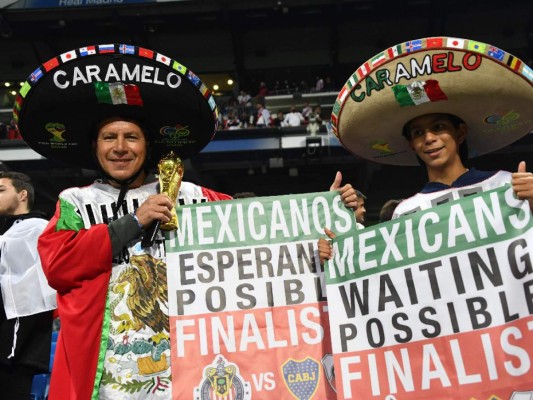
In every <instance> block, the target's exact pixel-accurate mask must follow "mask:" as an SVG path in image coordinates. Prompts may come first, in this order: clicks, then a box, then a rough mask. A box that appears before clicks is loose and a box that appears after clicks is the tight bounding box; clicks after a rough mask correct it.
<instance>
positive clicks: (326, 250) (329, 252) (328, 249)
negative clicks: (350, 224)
mask: <svg viewBox="0 0 533 400" xmlns="http://www.w3.org/2000/svg"><path fill="white" fill-rule="evenodd" d="M324 233H325V234H326V235H327V237H329V238H330V239H333V238H335V237H336V235H335V234H334V233H333V232H332V231H330V230H329V229H328V228H324ZM318 257H319V258H320V265H323V264H324V261H326V260H331V259H332V258H333V246H332V244H331V241H329V240H326V239H324V238H320V239H318Z"/></svg>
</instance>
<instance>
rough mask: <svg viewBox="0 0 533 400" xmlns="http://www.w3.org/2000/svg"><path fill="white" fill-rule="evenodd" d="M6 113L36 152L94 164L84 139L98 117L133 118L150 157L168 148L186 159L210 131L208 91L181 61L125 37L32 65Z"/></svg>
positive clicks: (213, 116)
mask: <svg viewBox="0 0 533 400" xmlns="http://www.w3.org/2000/svg"><path fill="white" fill-rule="evenodd" d="M13 117H14V119H15V121H16V122H17V125H18V128H19V130H20V133H21V135H22V137H23V138H24V140H25V141H26V142H27V143H28V145H29V146H30V147H31V148H32V149H34V150H35V151H37V152H38V153H39V154H41V155H43V156H45V157H47V158H50V159H53V160H57V161H61V162H64V163H67V164H71V165H75V166H79V167H82V168H90V169H94V168H96V167H97V165H96V163H95V161H94V157H93V147H92V138H93V137H94V135H95V132H96V131H95V129H96V125H97V123H98V122H99V121H101V120H102V119H104V118H106V117H124V118H128V119H134V120H137V121H139V122H140V123H142V124H143V126H146V127H147V128H148V131H149V136H150V137H149V140H150V148H151V162H153V163H154V164H156V163H157V162H158V160H159V159H160V158H161V156H163V155H165V154H168V153H169V152H170V151H171V150H172V151H174V153H175V154H177V155H179V156H180V157H181V158H182V159H186V158H188V157H190V156H192V155H194V154H197V153H199V152H200V151H201V150H202V149H203V148H204V147H205V146H206V145H207V144H208V143H209V142H210V141H211V139H212V138H213V135H214V134H215V131H216V127H217V121H218V110H217V107H216V104H215V100H214V98H213V96H212V94H211V92H210V91H209V90H208V89H207V87H206V86H205V85H204V84H203V83H202V81H201V80H200V78H199V77H198V76H196V75H195V74H194V73H193V72H192V71H190V70H189V69H188V68H187V67H185V66H184V65H182V64H180V63H179V62H178V61H176V60H173V59H171V58H170V57H168V56H165V55H163V54H161V53H158V52H156V51H153V50H149V49H145V48H143V47H137V46H133V45H127V44H104V45H94V46H87V47H81V48H79V49H74V50H71V51H67V52H65V53H63V54H60V55H59V56H57V57H54V58H52V59H50V60H48V61H47V62H45V63H44V64H42V65H41V66H39V67H37V68H36V69H35V71H33V72H32V73H31V74H30V76H29V77H28V78H27V80H26V82H25V83H24V84H23V86H22V87H21V89H20V92H19V94H18V95H17V97H16V101H15V105H14V108H13Z"/></svg>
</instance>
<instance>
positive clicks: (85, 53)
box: [80, 46, 96, 57]
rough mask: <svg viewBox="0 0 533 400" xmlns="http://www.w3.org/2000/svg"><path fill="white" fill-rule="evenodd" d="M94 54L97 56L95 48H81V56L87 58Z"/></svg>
mask: <svg viewBox="0 0 533 400" xmlns="http://www.w3.org/2000/svg"><path fill="white" fill-rule="evenodd" d="M92 54H96V47H95V46H87V47H80V56H82V57H86V56H90V55H92Z"/></svg>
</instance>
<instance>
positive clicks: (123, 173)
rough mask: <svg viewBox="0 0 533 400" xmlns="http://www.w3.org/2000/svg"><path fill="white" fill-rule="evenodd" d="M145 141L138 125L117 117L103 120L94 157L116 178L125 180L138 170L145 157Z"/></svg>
mask: <svg viewBox="0 0 533 400" xmlns="http://www.w3.org/2000/svg"><path fill="white" fill-rule="evenodd" d="M146 151H147V142H146V139H145V137H144V133H143V132H142V130H141V128H140V127H139V125H137V124H135V123H133V122H129V121H123V120H118V119H112V120H109V122H104V124H102V125H101V126H100V129H99V130H98V136H97V137H96V158H97V159H98V162H99V164H100V166H101V167H102V169H103V170H104V171H105V172H106V173H107V174H108V175H109V176H111V177H112V178H115V179H116V180H119V181H121V180H126V179H128V178H131V177H132V176H133V175H134V174H135V173H136V172H137V171H139V170H140V169H141V168H142V166H143V164H144V160H145V159H146Z"/></svg>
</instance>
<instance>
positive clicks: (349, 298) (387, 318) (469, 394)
mask: <svg viewBox="0 0 533 400" xmlns="http://www.w3.org/2000/svg"><path fill="white" fill-rule="evenodd" d="M333 247H334V259H333V260H331V261H329V262H327V267H326V272H325V273H326V283H327V295H328V306H329V319H330V329H331V339H332V348H333V354H334V366H335V375H336V377H337V382H336V386H337V394H338V396H339V398H343V399H352V398H353V399H374V398H375V399H398V400H399V399H402V400H403V399H417V400H419V399H431V400H436V399H443V400H444V399H464V400H487V399H491V400H492V399H494V400H496V399H511V398H512V399H522V398H524V399H526V398H527V399H533V364H532V361H533V334H532V333H531V331H532V330H533V317H532V314H533V265H532V249H533V219H532V213H531V210H530V209H529V204H528V202H527V201H520V200H517V199H516V198H515V196H514V193H513V190H512V189H511V187H510V186H504V187H502V188H500V189H497V190H494V191H490V192H484V193H480V194H476V195H472V196H469V197H466V198H463V199H461V200H458V201H454V202H450V203H446V204H443V205H441V206H438V207H435V208H432V209H430V210H426V211H420V212H417V213H414V214H411V215H408V216H405V217H402V218H399V219H396V220H392V221H389V222H387V223H384V224H380V225H376V226H372V227H370V228H367V229H364V230H362V231H351V232H349V233H347V234H344V235H339V236H337V238H336V239H334V246H333Z"/></svg>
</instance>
